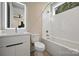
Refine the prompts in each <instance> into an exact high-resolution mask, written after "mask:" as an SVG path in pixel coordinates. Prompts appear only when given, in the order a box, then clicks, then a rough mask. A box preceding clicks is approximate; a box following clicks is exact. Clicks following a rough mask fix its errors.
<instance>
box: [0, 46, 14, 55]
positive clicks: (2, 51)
mask: <svg viewBox="0 0 79 59" xmlns="http://www.w3.org/2000/svg"><path fill="white" fill-rule="evenodd" d="M14 55H15V47H14V46H11V47H2V48H0V56H14Z"/></svg>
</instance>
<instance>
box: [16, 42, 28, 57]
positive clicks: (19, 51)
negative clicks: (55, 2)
mask: <svg viewBox="0 0 79 59" xmlns="http://www.w3.org/2000/svg"><path fill="white" fill-rule="evenodd" d="M15 47H16V48H15V54H16V56H27V55H29V53H28V52H29V51H28V50H27V48H28V46H27V42H23V43H22V44H20V45H16V46H15Z"/></svg>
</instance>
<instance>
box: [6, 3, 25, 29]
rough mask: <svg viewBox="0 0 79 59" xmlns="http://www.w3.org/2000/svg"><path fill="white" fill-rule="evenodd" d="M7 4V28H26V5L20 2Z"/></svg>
mask: <svg viewBox="0 0 79 59" xmlns="http://www.w3.org/2000/svg"><path fill="white" fill-rule="evenodd" d="M5 4H6V5H5V7H6V8H5V9H6V10H5V13H6V17H5V25H6V26H5V28H26V5H25V4H23V3H18V2H7V3H5Z"/></svg>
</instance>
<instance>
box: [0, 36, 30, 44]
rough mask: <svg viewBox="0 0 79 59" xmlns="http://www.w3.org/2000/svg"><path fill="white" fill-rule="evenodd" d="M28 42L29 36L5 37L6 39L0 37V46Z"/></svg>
mask: <svg viewBox="0 0 79 59" xmlns="http://www.w3.org/2000/svg"><path fill="white" fill-rule="evenodd" d="M28 40H30V35H17V36H7V37H1V38H0V43H1V44H2V45H9V44H15V43H20V42H26V41H28Z"/></svg>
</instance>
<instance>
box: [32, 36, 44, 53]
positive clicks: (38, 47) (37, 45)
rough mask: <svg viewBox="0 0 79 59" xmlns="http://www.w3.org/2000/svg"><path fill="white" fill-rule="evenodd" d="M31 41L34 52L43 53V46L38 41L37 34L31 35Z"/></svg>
mask: <svg viewBox="0 0 79 59" xmlns="http://www.w3.org/2000/svg"><path fill="white" fill-rule="evenodd" d="M31 40H32V43H34V48H35V51H39V52H43V51H44V50H45V44H44V43H42V42H41V41H40V35H39V34H32V35H31Z"/></svg>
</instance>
